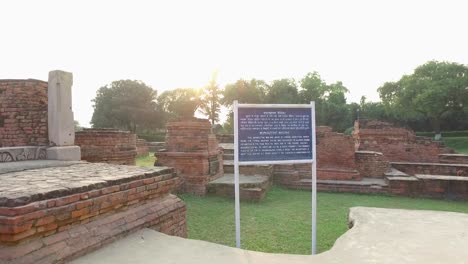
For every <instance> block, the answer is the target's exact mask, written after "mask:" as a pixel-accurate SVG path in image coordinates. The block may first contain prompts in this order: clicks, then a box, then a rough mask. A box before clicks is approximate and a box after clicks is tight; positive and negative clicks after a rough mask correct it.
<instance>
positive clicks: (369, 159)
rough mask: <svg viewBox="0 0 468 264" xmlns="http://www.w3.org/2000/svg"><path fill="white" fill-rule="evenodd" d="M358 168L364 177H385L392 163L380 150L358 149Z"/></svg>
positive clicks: (356, 154)
mask: <svg viewBox="0 0 468 264" xmlns="http://www.w3.org/2000/svg"><path fill="white" fill-rule="evenodd" d="M355 157H356V164H357V170H358V171H359V173H360V174H361V176H362V177H371V178H383V177H384V174H385V173H386V172H388V171H389V170H390V163H389V162H388V160H387V158H386V157H385V156H384V155H383V154H382V153H380V152H375V151H362V150H361V151H356V152H355Z"/></svg>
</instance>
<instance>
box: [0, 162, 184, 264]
mask: <svg viewBox="0 0 468 264" xmlns="http://www.w3.org/2000/svg"><path fill="white" fill-rule="evenodd" d="M0 177H1V178H2V181H0V191H1V197H0V198H1V199H0V262H1V263H63V262H66V261H68V260H71V259H74V258H76V257H79V256H81V255H83V254H86V253H88V252H91V251H93V250H95V249H97V248H99V247H102V246H104V245H106V244H108V243H110V242H113V241H115V240H116V239H118V238H119V237H122V236H125V235H126V234H128V233H130V232H133V231H136V230H139V229H141V228H145V227H146V228H152V229H155V230H157V231H159V232H163V233H166V234H169V235H176V236H181V237H186V236H187V230H186V222H185V210H186V209H185V204H184V203H183V202H182V200H180V199H179V198H177V197H176V196H174V195H172V194H170V193H171V191H173V190H174V189H175V188H176V186H177V185H178V181H179V178H178V177H177V176H176V175H175V173H174V171H173V169H171V168H139V167H132V166H119V165H112V164H90V163H82V162H81V163H76V164H71V165H69V166H62V167H52V168H41V169H35V170H29V171H28V170H27V171H12V172H9V173H4V174H1V175H0ZM38 182H41V183H42V184H39V185H38ZM46 183H48V184H46ZM45 185H47V187H46V186H45ZM39 186H40V187H39ZM20 189H21V191H20Z"/></svg>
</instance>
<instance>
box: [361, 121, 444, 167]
mask: <svg viewBox="0 0 468 264" xmlns="http://www.w3.org/2000/svg"><path fill="white" fill-rule="evenodd" d="M353 137H354V140H355V142H356V149H357V150H364V151H376V152H381V153H382V154H383V155H385V157H387V159H388V160H389V161H406V162H439V154H448V153H453V150H451V149H448V148H446V147H445V146H444V145H443V143H441V142H437V141H432V140H431V139H430V138H427V137H417V136H416V134H415V133H414V132H413V131H411V130H409V129H406V128H402V127H396V126H394V125H392V124H390V123H387V122H382V121H378V120H358V121H356V122H355V123H354V132H353Z"/></svg>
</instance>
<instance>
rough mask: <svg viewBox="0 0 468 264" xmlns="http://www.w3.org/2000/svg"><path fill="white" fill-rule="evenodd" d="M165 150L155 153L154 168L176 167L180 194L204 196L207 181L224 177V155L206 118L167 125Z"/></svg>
mask: <svg viewBox="0 0 468 264" xmlns="http://www.w3.org/2000/svg"><path fill="white" fill-rule="evenodd" d="M166 129H167V133H166V144H165V145H166V149H165V150H164V151H161V152H157V153H156V154H155V155H156V157H157V161H156V164H155V165H156V166H169V167H173V168H175V170H176V172H177V174H178V175H179V177H181V179H182V184H181V186H180V187H181V188H180V190H179V191H181V192H186V193H192V194H196V195H205V194H206V191H207V189H206V186H207V184H208V182H209V181H211V180H214V179H216V178H218V177H221V176H222V175H223V152H222V151H221V149H220V148H219V146H218V141H217V140H216V136H215V135H214V134H213V133H212V131H211V124H210V122H209V121H208V120H207V119H197V118H192V119H188V120H184V121H172V122H168V123H167V125H166Z"/></svg>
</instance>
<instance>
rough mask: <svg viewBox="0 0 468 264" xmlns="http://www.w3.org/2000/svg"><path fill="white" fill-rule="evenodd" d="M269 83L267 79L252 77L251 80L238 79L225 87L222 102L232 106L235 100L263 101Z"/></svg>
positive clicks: (255, 102)
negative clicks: (266, 81)
mask: <svg viewBox="0 0 468 264" xmlns="http://www.w3.org/2000/svg"><path fill="white" fill-rule="evenodd" d="M267 89H268V85H267V84H266V83H265V81H262V80H256V79H252V80H250V81H246V80H242V79H241V80H238V81H236V82H235V83H232V84H228V85H226V87H225V88H224V94H223V95H224V97H223V100H222V103H223V104H224V105H226V106H231V105H232V102H233V101H234V100H238V101H239V103H250V104H260V103H263V101H264V98H265V94H266V91H267Z"/></svg>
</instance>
